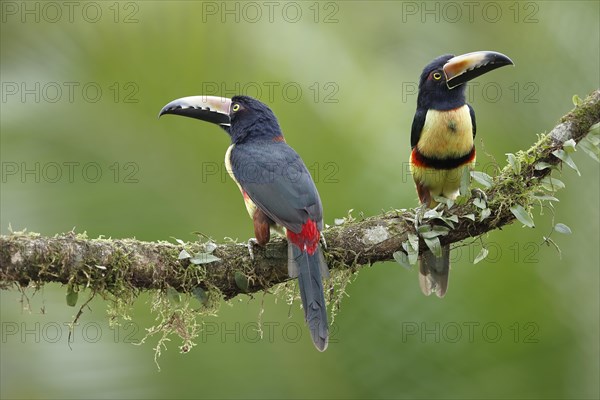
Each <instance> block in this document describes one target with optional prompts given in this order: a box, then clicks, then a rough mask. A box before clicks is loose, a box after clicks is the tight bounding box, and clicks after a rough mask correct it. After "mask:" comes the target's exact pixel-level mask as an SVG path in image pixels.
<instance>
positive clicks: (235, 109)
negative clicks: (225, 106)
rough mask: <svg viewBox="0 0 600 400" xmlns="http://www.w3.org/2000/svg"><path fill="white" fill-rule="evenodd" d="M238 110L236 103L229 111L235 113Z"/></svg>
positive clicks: (238, 106)
mask: <svg viewBox="0 0 600 400" xmlns="http://www.w3.org/2000/svg"><path fill="white" fill-rule="evenodd" d="M239 109H240V105H239V104H238V103H235V104H234V105H233V106H232V107H231V111H233V112H236V111H238V110H239Z"/></svg>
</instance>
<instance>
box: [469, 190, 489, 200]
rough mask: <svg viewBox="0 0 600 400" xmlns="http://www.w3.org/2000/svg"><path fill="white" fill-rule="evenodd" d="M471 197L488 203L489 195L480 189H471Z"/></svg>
mask: <svg viewBox="0 0 600 400" xmlns="http://www.w3.org/2000/svg"><path fill="white" fill-rule="evenodd" d="M471 196H472V197H477V198H478V199H481V200H483V201H485V202H486V203H487V195H486V194H485V192H484V191H483V190H481V189H479V188H473V189H471Z"/></svg>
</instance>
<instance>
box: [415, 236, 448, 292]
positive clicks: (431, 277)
mask: <svg viewBox="0 0 600 400" xmlns="http://www.w3.org/2000/svg"><path fill="white" fill-rule="evenodd" d="M449 273H450V246H443V247H442V256H441V257H439V258H438V257H436V256H435V255H434V254H433V253H432V252H430V251H427V252H425V253H423V254H421V260H420V261H419V284H420V285H421V290H422V291H423V294H425V296H429V295H430V294H431V293H433V292H435V294H436V295H437V296H438V297H444V295H445V294H446V290H448V274H449Z"/></svg>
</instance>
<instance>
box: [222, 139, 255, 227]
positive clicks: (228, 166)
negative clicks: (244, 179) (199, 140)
mask: <svg viewBox="0 0 600 400" xmlns="http://www.w3.org/2000/svg"><path fill="white" fill-rule="evenodd" d="M234 146H235V144H232V145H231V146H229V147H228V148H227V152H226V153H225V168H226V169H227V173H228V174H229V176H230V177H231V179H233V181H234V182H235V184H236V185H237V186H238V188H239V189H240V192H242V196H244V204H245V205H246V211H248V214H249V215H250V218H252V217H254V212H255V211H256V204H254V202H253V201H252V199H251V198H250V197H248V195H247V194H246V193H245V192H244V189H242V186H241V185H240V183H239V182H238V181H237V179H235V176H234V175H233V169H232V168H231V150H233V147H234Z"/></svg>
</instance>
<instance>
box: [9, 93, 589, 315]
mask: <svg viewBox="0 0 600 400" xmlns="http://www.w3.org/2000/svg"><path fill="white" fill-rule="evenodd" d="M599 121H600V90H596V91H594V92H593V93H591V94H590V95H589V96H588V97H587V98H586V99H585V100H583V101H578V102H577V104H576V107H575V108H574V109H573V110H572V111H571V112H570V113H569V114H567V115H565V116H564V117H563V118H562V119H561V120H560V122H559V124H558V125H557V126H555V127H554V128H553V129H552V131H550V132H549V133H548V134H545V135H541V136H540V139H539V140H538V142H537V143H535V144H534V145H533V146H532V147H531V148H529V149H528V150H526V151H520V152H518V153H517V154H514V155H512V154H511V155H509V157H508V164H507V165H506V166H505V167H504V168H503V169H502V170H501V171H500V173H499V174H498V175H497V176H494V177H489V176H486V175H485V174H483V173H478V174H477V175H474V177H475V178H476V180H478V181H479V182H483V183H484V187H485V193H486V198H485V199H482V198H479V197H473V198H470V197H469V196H461V197H459V199H458V200H457V201H456V202H450V201H447V202H446V203H445V205H443V206H440V208H438V209H436V210H430V211H428V212H426V213H424V211H423V210H421V209H408V210H393V211H389V212H386V213H384V214H381V215H376V216H372V217H367V218H362V217H361V218H353V217H352V216H350V215H349V216H348V217H347V218H345V219H343V222H342V223H340V224H339V225H337V224H336V225H335V226H332V227H328V228H326V229H325V230H324V231H323V235H324V237H325V239H326V243H327V249H326V250H325V255H326V258H327V262H328V265H329V268H330V269H331V271H332V277H333V278H332V282H335V283H337V284H338V285H339V286H340V288H341V291H342V292H343V286H344V284H345V283H344V282H347V280H348V277H349V274H350V273H351V272H354V271H355V270H357V269H358V268H359V267H361V266H363V265H370V264H372V263H375V262H380V261H392V260H398V261H401V260H399V258H403V257H404V258H405V259H408V260H409V261H410V262H411V263H414V261H415V259H416V256H417V255H418V254H419V253H420V252H422V251H424V250H426V249H427V248H428V246H431V245H432V244H431V243H437V245H439V244H441V245H445V244H452V243H457V242H459V241H461V240H464V239H467V238H473V237H477V236H479V235H482V234H484V233H486V232H488V231H491V230H494V229H497V228H500V227H502V226H504V225H506V224H509V223H511V222H513V221H514V220H515V219H519V221H520V222H523V223H524V224H525V225H527V224H529V223H532V222H531V221H530V218H531V217H530V211H529V210H530V208H531V206H532V204H534V203H536V202H541V201H550V202H551V201H552V200H553V199H555V198H554V192H555V191H556V189H558V188H560V186H561V182H560V181H558V180H557V179H555V178H552V177H551V176H550V175H551V172H552V171H553V170H554V169H557V168H561V167H562V165H564V164H566V165H568V166H570V167H571V168H576V166H575V164H574V162H573V159H572V158H571V156H570V153H572V151H574V149H575V145H576V144H578V143H580V142H581V141H582V140H584V139H585V140H584V143H581V146H579V147H578V148H582V149H583V150H584V151H585V152H586V153H588V154H590V155H591V156H592V157H595V158H596V159H597V158H598V156H597V154H598V141H599V140H598V133H597V131H598V126H599V125H598V123H599ZM590 132H592V134H591V135H588V133H590ZM586 136H591V138H587V137H586ZM425 236H427V237H428V238H430V239H431V240H429V241H427V243H425V241H424V240H421V239H422V238H424V237H425ZM254 255H255V257H254V259H251V258H250V257H249V254H248V251H247V248H246V245H245V243H244V244H240V243H222V244H218V245H216V244H214V243H212V242H211V241H204V242H202V241H198V242H191V243H184V242H182V241H177V243H170V242H164V241H160V242H142V241H138V240H135V239H103V238H99V239H91V238H88V237H86V235H85V234H76V233H73V232H68V233H65V234H58V235H56V236H53V237H44V236H41V235H39V234H35V233H26V232H12V233H10V234H8V235H2V236H0V288H2V289H8V288H10V287H12V286H13V285H17V286H18V287H25V286H30V285H32V286H34V287H40V286H42V285H44V284H45V283H50V282H57V283H61V284H65V285H68V288H69V293H70V294H71V295H72V296H71V300H73V299H75V300H76V296H73V294H74V293H77V292H78V291H79V290H80V289H82V288H87V289H90V290H91V292H92V293H94V294H100V295H102V296H104V297H107V298H111V297H112V298H113V299H120V300H121V301H125V302H131V301H133V299H134V298H135V297H136V296H137V294H139V292H140V291H146V290H157V291H159V292H161V293H167V292H168V291H169V290H171V291H174V292H175V293H183V294H186V295H188V296H192V297H195V298H197V299H198V300H199V301H200V302H201V303H202V304H203V305H204V307H206V308H208V309H212V308H213V307H215V306H216V305H217V304H218V303H219V302H220V300H221V298H224V299H231V298H233V297H234V296H236V295H238V294H241V293H248V294H250V293H255V292H260V291H265V290H269V289H270V288H273V287H274V286H275V285H277V284H280V283H283V282H286V281H288V280H289V277H288V275H287V250H286V242H285V239H283V238H274V239H273V240H272V241H271V243H269V244H268V245H267V246H266V247H265V248H255V251H254ZM400 256H401V257H400ZM405 256H407V258H406V257H405ZM67 300H69V299H67Z"/></svg>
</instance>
